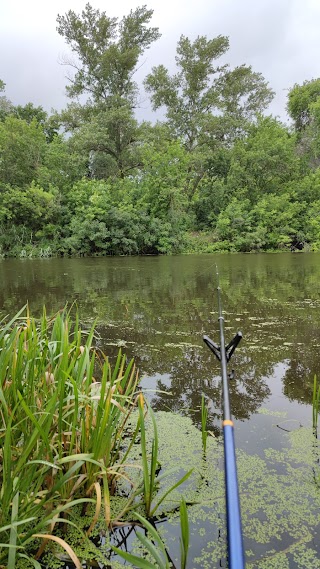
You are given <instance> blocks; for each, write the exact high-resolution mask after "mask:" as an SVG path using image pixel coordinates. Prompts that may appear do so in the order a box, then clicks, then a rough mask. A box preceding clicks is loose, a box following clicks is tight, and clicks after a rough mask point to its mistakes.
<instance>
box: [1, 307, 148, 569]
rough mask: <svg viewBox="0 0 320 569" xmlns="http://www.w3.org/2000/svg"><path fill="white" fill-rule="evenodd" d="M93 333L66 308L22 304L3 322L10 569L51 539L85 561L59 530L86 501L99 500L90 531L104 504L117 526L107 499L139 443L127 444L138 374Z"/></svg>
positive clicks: (4, 556)
mask: <svg viewBox="0 0 320 569" xmlns="http://www.w3.org/2000/svg"><path fill="white" fill-rule="evenodd" d="M93 338H94V328H93V327H92V328H91V329H90V330H89V331H88V332H87V333H86V334H84V332H82V331H81V329H80V325H79V319H78V316H77V315H76V316H75V318H74V320H73V321H72V318H71V314H70V312H68V311H66V310H64V311H62V312H61V313H59V314H58V315H57V316H56V317H55V318H53V319H51V318H48V317H47V315H46V312H45V310H44V311H43V315H42V318H41V319H40V320H39V321H38V320H35V319H34V318H31V317H30V314H29V311H28V308H27V307H24V308H23V309H22V310H20V311H19V312H18V314H17V315H16V316H15V317H14V318H13V319H11V320H9V321H5V320H3V321H2V322H1V323H0V421H1V423H0V425H1V427H0V448H1V449H2V450H1V451H0V501H1V510H0V567H1V568H2V567H8V569H13V568H14V567H15V564H16V562H17V560H18V559H19V558H23V557H26V556H27V557H28V556H29V557H30V555H31V553H30V551H32V563H33V565H34V566H35V567H38V566H39V563H38V561H37V559H38V558H39V557H40V556H41V554H42V552H43V550H44V546H45V544H46V543H48V541H50V540H51V541H55V542H58V543H59V544H60V545H61V546H62V547H64V548H65V550H66V551H67V552H68V554H69V555H70V556H71V558H72V559H73V561H74V563H75V564H76V566H77V567H80V566H81V565H80V561H79V560H78V559H77V558H76V556H75V554H74V552H72V550H71V549H70V547H69V546H68V544H67V543H66V542H65V541H64V540H62V539H61V538H60V537H58V536H57V535H55V530H56V528H57V527H58V526H59V524H61V523H63V524H64V525H65V524H72V521H71V519H70V518H69V514H70V512H71V511H72V510H73V508H74V507H75V506H78V505H79V504H80V505H81V507H82V508H83V509H85V508H86V506H87V504H88V503H94V504H95V507H96V511H95V515H94V518H93V523H92V524H91V526H90V528H89V530H88V531H91V530H92V529H93V526H94V523H95V522H96V520H97V519H98V517H99V512H100V507H101V504H102V503H103V502H104V515H105V521H106V524H107V526H109V525H110V524H111V518H110V495H112V494H113V493H115V491H116V486H117V481H118V480H119V478H121V477H122V476H124V473H123V468H122V466H123V465H124V464H125V461H126V458H127V454H128V452H129V449H130V446H131V445H132V444H133V440H131V442H130V444H129V445H127V446H128V448H127V450H126V451H122V450H121V445H122V444H123V433H124V430H125V428H126V425H127V422H128V420H129V418H130V415H131V413H132V410H133V409H134V407H135V402H136V397H137V395H136V389H137V383H138V376H137V372H136V370H135V367H134V364H133V362H132V361H131V362H129V363H128V364H127V363H126V358H125V356H123V355H122V354H121V352H120V353H119V355H118V358H117V361H116V363H115V366H114V368H113V370H112V369H111V366H110V363H109V360H108V358H107V357H106V356H105V355H103V354H99V353H98V352H96V351H95V350H94V349H93V345H92V343H93ZM135 432H137V429H136V431H135Z"/></svg>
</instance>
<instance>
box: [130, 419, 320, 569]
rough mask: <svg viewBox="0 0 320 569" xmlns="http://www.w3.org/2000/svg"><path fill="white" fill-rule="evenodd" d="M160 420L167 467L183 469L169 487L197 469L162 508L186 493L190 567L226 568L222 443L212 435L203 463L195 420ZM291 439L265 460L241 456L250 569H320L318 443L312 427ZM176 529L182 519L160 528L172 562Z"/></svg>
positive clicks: (172, 516)
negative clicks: (179, 476) (180, 476)
mask: <svg viewBox="0 0 320 569" xmlns="http://www.w3.org/2000/svg"><path fill="white" fill-rule="evenodd" d="M156 418H157V426H158V436H159V459H160V462H161V465H162V469H163V471H165V470H166V469H167V470H170V469H171V468H172V467H173V466H176V467H177V471H176V473H173V474H171V475H170V476H169V477H168V480H167V481H166V484H168V485H169V484H172V483H174V481H175V480H176V479H177V476H178V474H179V473H180V475H182V474H183V473H184V472H185V471H187V470H189V469H190V468H193V473H192V476H191V477H190V478H189V479H188V481H187V482H185V483H184V485H183V486H182V487H179V488H178V489H177V490H175V492H174V493H173V494H171V495H170V496H169V499H168V500H165V501H164V503H163V504H162V512H163V514H165V512H166V511H168V510H170V509H172V508H174V505H175V504H178V503H179V499H180V497H181V496H182V495H183V496H184V498H185V500H186V501H187V502H188V503H189V507H188V515H189V523H190V544H191V545H190V552H189V561H188V567H190V569H191V568H198V567H199V568H200V567H201V568H204V569H206V568H208V569H209V568H210V569H212V568H213V567H221V566H226V565H225V555H226V531H225V523H226V520H225V505H224V475H223V447H222V440H221V439H217V438H213V437H209V439H208V447H207V454H206V459H205V460H204V459H203V454H202V446H201V433H200V432H199V430H198V429H197V428H196V427H194V425H193V424H192V421H191V419H189V418H186V417H181V416H179V415H175V414H171V413H166V412H159V413H157V415H156ZM285 439H287V444H288V446H287V447H286V448H283V449H282V450H281V451H278V450H274V449H272V448H269V449H266V450H265V451H264V457H259V456H257V455H250V454H248V453H246V452H244V451H242V450H238V451H237V461H238V474H239V486H240V496H241V510H242V523H243V533H244V542H245V549H246V567H248V568H252V569H273V568H278V569H320V549H319V547H320V546H319V540H318V539H317V537H318V533H317V532H318V530H319V526H320V464H319V456H320V451H319V444H318V441H317V440H316V439H315V437H314V435H313V432H312V429H308V428H299V429H296V430H295V431H294V432H292V433H286V434H285ZM162 491H163V492H164V491H165V488H163V489H162ZM178 526H179V518H178V515H177V514H176V513H173V514H168V515H167V521H166V523H163V524H159V525H158V531H159V532H160V534H161V535H162V537H163V539H164V541H165V543H166V545H167V548H168V551H169V552H170V554H171V557H172V559H173V561H174V562H177V560H178V557H179V553H178V550H179V543H178V541H179V539H178V536H179V529H178ZM134 547H135V550H136V551H138V550H139V547H138V545H137V544H135V545H134Z"/></svg>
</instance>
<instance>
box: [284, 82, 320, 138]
mask: <svg viewBox="0 0 320 569" xmlns="http://www.w3.org/2000/svg"><path fill="white" fill-rule="evenodd" d="M319 98H320V79H312V80H311V81H304V83H303V84H302V85H297V84H295V85H294V86H293V87H292V89H291V90H290V91H289V94H288V104H287V110H288V113H289V115H290V117H291V118H292V120H293V121H294V125H295V129H296V130H297V131H299V132H301V131H302V130H304V129H305V128H306V127H307V126H309V125H310V122H311V121H312V105H313V104H314V103H316V102H318V101H319Z"/></svg>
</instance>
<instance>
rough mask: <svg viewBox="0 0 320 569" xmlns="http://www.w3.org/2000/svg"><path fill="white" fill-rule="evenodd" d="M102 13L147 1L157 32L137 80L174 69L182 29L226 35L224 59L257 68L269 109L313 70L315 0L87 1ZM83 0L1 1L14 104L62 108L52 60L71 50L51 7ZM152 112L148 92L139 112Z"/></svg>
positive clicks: (62, 71) (316, 60)
mask: <svg viewBox="0 0 320 569" xmlns="http://www.w3.org/2000/svg"><path fill="white" fill-rule="evenodd" d="M90 3H91V4H92V6H93V7H94V8H99V9H100V10H104V11H106V13H107V14H108V15H109V16H119V17H121V16H123V15H125V14H128V13H129V11H130V10H131V9H134V8H135V7H137V6H140V5H142V4H144V3H147V6H148V8H152V9H153V10H154V16H153V21H152V24H153V25H155V26H158V27H159V28H160V32H161V33H162V37H161V39H160V40H158V41H157V42H156V43H155V44H154V45H153V47H152V48H151V49H150V50H148V51H147V52H146V54H145V56H144V58H143V60H144V65H143V66H142V68H141V70H140V71H139V75H138V78H139V79H140V80H141V79H142V78H143V77H144V76H145V75H146V74H147V73H148V72H149V71H150V69H151V67H152V66H153V65H158V64H159V63H164V64H165V65H166V66H167V67H169V68H170V69H171V70H173V69H174V57H175V47H176V43H177V41H178V39H179V37H180V35H181V34H184V35H186V36H188V37H190V38H191V39H194V38H195V37H196V36H198V35H206V36H208V37H209V38H212V37H215V36H217V35H219V34H222V35H227V36H229V38H230V51H229V52H228V56H227V61H228V62H229V63H230V64H231V65H232V66H235V65H239V64H242V63H246V64H248V65H252V67H253V69H254V71H259V72H261V73H262V74H263V75H264V77H265V78H266V79H267V80H268V82H269V84H270V86H271V87H272V89H273V90H274V91H275V92H276V97H275V99H274V101H273V103H272V105H271V106H270V112H272V113H273V114H274V115H278V116H280V117H281V118H282V119H283V120H285V119H286V113H285V106H286V96H287V90H288V89H290V88H291V87H292V86H293V85H294V84H295V83H299V84H301V83H302V82H303V81H304V80H306V79H308V80H310V79H312V78H316V77H320V33H319V31H320V28H319V25H320V1H319V0H303V1H302V0H161V1H160V0H142V1H141V2H139V1H129V0H117V2H115V3H114V2H112V3H111V2H106V1H103V0H92V1H91V2H90ZM85 4H86V0H53V1H52V2H51V1H50V0H28V1H27V0H0V79H2V80H3V81H5V83H6V92H5V94H6V96H7V97H8V98H9V99H10V100H11V101H12V102H13V103H14V104H22V105H23V104H26V103H27V102H29V101H31V102H33V103H34V104H35V105H42V106H43V107H44V108H45V109H46V110H47V111H50V110H51V109H52V108H54V109H61V108H63V107H64V106H66V104H67V102H68V100H67V97H66V96H65V86H66V84H67V80H66V78H65V75H66V68H65V67H63V66H62V65H60V64H59V61H61V60H62V59H63V57H64V56H66V55H68V54H69V53H70V50H69V47H68V46H67V45H66V44H65V43H64V40H63V38H61V37H60V36H59V35H58V33H57V31H56V17H57V14H60V15H62V14H65V13H66V12H67V11H68V10H69V9H72V10H75V11H76V12H77V13H80V12H81V10H82V9H83V8H84V6H85ZM139 116H140V117H141V118H143V117H145V118H146V119H149V120H150V118H151V111H150V103H149V101H148V99H145V101H144V102H143V105H142V108H141V110H140V112H139Z"/></svg>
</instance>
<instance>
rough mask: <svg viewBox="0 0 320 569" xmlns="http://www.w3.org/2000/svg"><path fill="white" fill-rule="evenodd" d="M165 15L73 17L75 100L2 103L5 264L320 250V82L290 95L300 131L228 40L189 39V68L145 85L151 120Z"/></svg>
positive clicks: (185, 50) (69, 19) (184, 45)
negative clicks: (284, 118)
mask: <svg viewBox="0 0 320 569" xmlns="http://www.w3.org/2000/svg"><path fill="white" fill-rule="evenodd" d="M152 15H153V11H152V10H148V9H147V7H146V6H142V7H138V8H136V9H134V10H131V12H130V13H129V14H128V15H127V16H124V17H123V18H122V19H117V18H112V17H109V16H107V14H106V12H104V11H100V10H98V9H94V8H93V7H92V6H91V5H90V4H89V3H88V4H86V6H85V8H84V9H83V11H82V13H81V14H76V13H75V12H74V11H72V10H69V11H68V12H67V13H66V14H65V15H59V16H58V18H57V23H58V27H57V30H58V33H59V34H60V35H61V36H62V37H63V38H64V39H65V40H66V42H67V44H68V45H69V46H70V48H71V50H72V52H73V54H74V56H75V57H76V60H72V59H70V60H66V61H65V63H66V64H67V65H69V66H70V67H71V68H73V69H74V71H75V75H74V76H73V77H70V85H69V86H68V94H69V96H70V97H71V99H73V102H72V103H71V104H69V105H68V106H67V108H66V109H64V110H62V111H61V112H60V113H57V112H55V113H54V114H53V115H52V116H48V115H47V113H46V112H45V111H44V110H43V108H42V107H41V106H39V107H36V106H34V105H33V104H32V103H27V104H26V105H24V106H21V105H18V106H14V105H13V104H12V103H11V102H10V101H8V100H7V99H6V97H5V96H2V97H0V255H2V256H3V255H15V256H20V255H22V256H25V255H28V256H29V255H38V254H39V255H42V254H43V251H50V255H51V254H52V255H136V254H175V253H181V252H214V251H265V250H282V249H284V250H286V249H290V250H319V249H320V221H319V219H320V217H319V216H320V211H319V200H320V190H319V187H320V186H319V176H320V174H319V172H320V96H319V93H320V88H319V85H320V83H319V81H320V80H319V79H314V80H312V81H306V82H304V83H303V85H302V86H299V85H295V86H294V87H293V88H292V89H291V91H290V92H289V96H288V111H289V114H290V116H291V118H292V119H293V121H294V122H295V131H294V129H292V128H291V129H290V128H288V127H287V126H285V125H284V124H282V123H281V122H280V121H279V120H278V119H276V118H274V117H270V116H269V117H268V116H267V117H266V116H264V115H262V114H261V113H263V111H264V110H265V109H266V108H267V106H268V104H269V103H270V101H271V99H272V97H273V92H272V91H271V89H270V88H269V86H268V84H267V82H266V81H265V79H264V78H263V77H262V75H261V74H260V73H258V72H255V71H253V70H252V68H251V67H250V66H248V65H240V66H238V67H235V68H234V69H232V68H231V67H230V66H229V65H228V64H227V63H226V64H221V61H220V60H221V57H225V56H226V54H227V52H228V49H229V39H228V38H227V37H225V36H217V37H215V38H207V37H206V36H198V37H197V38H196V39H194V40H193V41H191V40H190V39H189V38H188V37H186V36H184V35H182V36H181V37H180V39H179V41H178V44H177V51H176V71H175V72H174V73H169V71H168V69H166V67H165V66H164V65H162V64H160V65H158V66H157V67H153V69H152V72H151V73H150V74H149V75H148V76H147V77H146V79H145V81H144V85H145V88H146V90H147V92H148V93H149V94H150V96H151V103H152V106H153V109H154V110H157V109H160V108H164V111H165V118H164V120H163V121H162V122H161V123H156V124H149V123H147V122H144V121H142V122H139V121H138V120H137V118H136V116H135V115H134V109H135V108H136V107H137V106H138V104H139V102H140V94H139V89H138V85H137V84H136V83H135V82H134V80H133V77H134V74H135V72H136V71H137V69H138V65H139V61H140V58H141V56H143V54H144V53H145V51H146V50H147V49H148V48H149V47H150V46H151V45H152V43H153V42H154V41H155V40H156V39H158V38H159V37H160V34H159V31H158V28H155V27H151V26H150V22H151V18H152ZM75 61H76V62H75ZM0 89H2V90H3V89H4V83H3V82H1V83H0ZM80 96H81V97H82V99H83V98H85V99H84V102H83V103H82V102H81V103H80V101H79V97H80ZM59 129H61V130H59ZM62 129H64V131H65V132H66V133H68V136H65V135H64V134H62Z"/></svg>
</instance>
